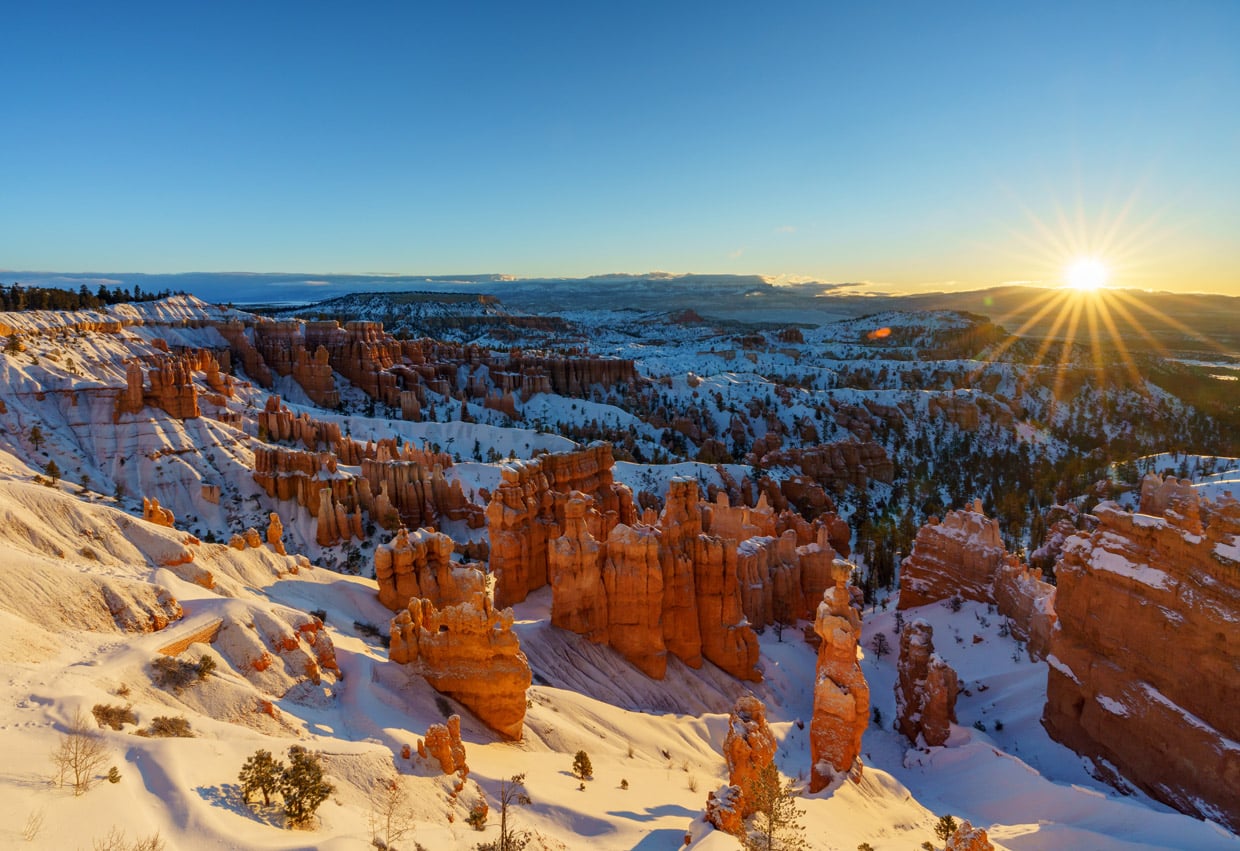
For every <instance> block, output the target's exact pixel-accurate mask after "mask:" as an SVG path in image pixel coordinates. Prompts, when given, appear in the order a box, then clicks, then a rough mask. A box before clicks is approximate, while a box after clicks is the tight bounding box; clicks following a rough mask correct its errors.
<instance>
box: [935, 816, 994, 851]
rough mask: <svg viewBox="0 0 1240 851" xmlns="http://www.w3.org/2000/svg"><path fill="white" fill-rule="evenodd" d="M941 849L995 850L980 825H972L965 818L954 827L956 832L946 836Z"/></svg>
mask: <svg viewBox="0 0 1240 851" xmlns="http://www.w3.org/2000/svg"><path fill="white" fill-rule="evenodd" d="M943 851H995V846H994V845H992V844H991V843H990V837H988V836H987V835H986V831H985V830H983V829H982V828H980V827H974V826H973V825H972V824H970V823H969V821H968V820H967V819H966V820H965V821H963V822H961V823H960V826H959V827H957V828H956V832H955V833H953V834H952V835H951V836H949V837H948V838H947V845H946V846H945V847H944V848H943Z"/></svg>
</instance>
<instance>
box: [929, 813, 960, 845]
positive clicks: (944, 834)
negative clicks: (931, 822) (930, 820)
mask: <svg viewBox="0 0 1240 851" xmlns="http://www.w3.org/2000/svg"><path fill="white" fill-rule="evenodd" d="M955 832H956V820H955V819H954V818H952V817H951V816H950V815H946V816H940V817H939V821H938V824H936V825H935V826H934V835H935V836H937V837H938V838H939V841H940V842H946V841H947V840H949V839H951V838H952V834H953V833H955Z"/></svg>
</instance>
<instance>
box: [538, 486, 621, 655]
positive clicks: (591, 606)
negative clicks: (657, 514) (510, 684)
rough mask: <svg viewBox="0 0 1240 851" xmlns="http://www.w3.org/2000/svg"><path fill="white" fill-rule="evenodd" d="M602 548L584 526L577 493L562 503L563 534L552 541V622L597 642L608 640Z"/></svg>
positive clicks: (581, 502)
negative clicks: (563, 509)
mask: <svg viewBox="0 0 1240 851" xmlns="http://www.w3.org/2000/svg"><path fill="white" fill-rule="evenodd" d="M602 553H603V547H602V545H601V544H599V542H598V541H596V540H594V537H593V536H592V535H591V534H590V530H589V528H588V527H587V526H586V501H585V499H582V498H581V495H580V494H577V495H575V496H574V497H573V498H570V499H569V500H568V503H567V504H566V505H565V528H564V534H563V535H562V536H561V537H559V538H556V539H555V540H554V541H552V542H551V548H550V550H549V552H548V556H549V558H550V565H551V587H552V597H551V600H552V602H551V623H552V625H553V626H558V627H560V628H561V629H567V630H569V631H570V632H575V633H577V634H578V635H583V636H585V637H586V638H587V639H589V640H590V641H593V642H594V643H596V644H602V643H605V642H606V641H607V640H608V621H607V614H608V608H607V597H606V588H605V586H604V585H603V577H602V567H603V565H602Z"/></svg>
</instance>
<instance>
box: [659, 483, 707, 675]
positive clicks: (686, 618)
mask: <svg viewBox="0 0 1240 851" xmlns="http://www.w3.org/2000/svg"><path fill="white" fill-rule="evenodd" d="M697 497H698V489H697V480H696V479H683V478H675V479H672V480H671V482H670V483H669V484H668V490H667V499H666V500H665V501H664V504H663V514H662V515H661V516H660V517H659V528H660V529H661V530H662V534H661V537H660V540H659V561H660V563H661V564H662V566H663V644H664V645H665V646H666V647H667V650H668V652H669V653H672V654H673V655H675V656H676V658H678V659H680V661H682V662H684V663H685V664H686V665H688V666H689V667H690V668H700V667H702V628H701V625H700V622H699V620H698V614H697V587H696V579H695V573H696V571H695V570H694V565H693V553H694V550H693V547H694V543H695V541H696V540H697V537H698V535H700V534H701V532H702V516H701V512H700V510H699V508H698V498H697Z"/></svg>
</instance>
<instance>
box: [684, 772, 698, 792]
mask: <svg viewBox="0 0 1240 851" xmlns="http://www.w3.org/2000/svg"><path fill="white" fill-rule="evenodd" d="M685 786H686V787H687V788H688V790H689V791H690V792H696V791H697V790H698V779H697V778H696V777H695V776H693V775H692V774H690V775H689V780H688V782H686V783H685Z"/></svg>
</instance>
